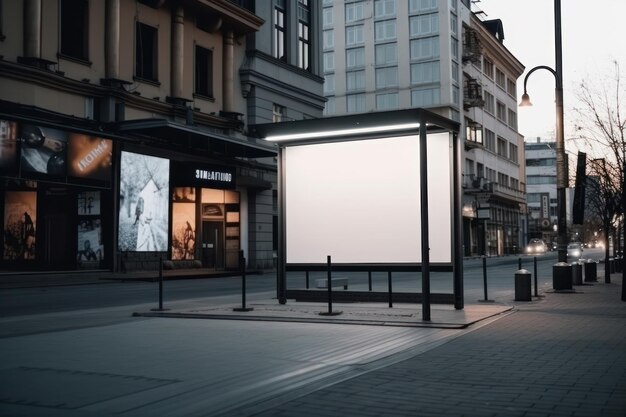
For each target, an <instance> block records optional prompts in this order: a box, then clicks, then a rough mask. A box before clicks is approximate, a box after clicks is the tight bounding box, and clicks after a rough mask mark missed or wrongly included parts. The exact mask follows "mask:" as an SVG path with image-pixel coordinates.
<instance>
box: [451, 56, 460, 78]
mask: <svg viewBox="0 0 626 417" xmlns="http://www.w3.org/2000/svg"><path fill="white" fill-rule="evenodd" d="M451 71H452V80H453V81H456V82H457V83H458V82H459V64H457V63H456V62H454V61H452V65H451Z"/></svg>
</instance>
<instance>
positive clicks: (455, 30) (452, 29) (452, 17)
mask: <svg viewBox="0 0 626 417" xmlns="http://www.w3.org/2000/svg"><path fill="white" fill-rule="evenodd" d="M458 23H459V22H458V19H457V18H456V15H455V14H454V13H450V32H452V34H454V35H456V34H458V32H459V28H458Z"/></svg>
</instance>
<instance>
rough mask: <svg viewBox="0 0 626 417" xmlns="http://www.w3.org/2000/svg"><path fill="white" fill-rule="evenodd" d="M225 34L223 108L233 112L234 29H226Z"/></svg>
mask: <svg viewBox="0 0 626 417" xmlns="http://www.w3.org/2000/svg"><path fill="white" fill-rule="evenodd" d="M223 34H224V52H223V59H222V80H223V83H222V85H223V90H222V95H223V97H222V108H223V109H224V111H227V112H232V111H234V109H233V98H234V87H235V80H234V62H233V60H234V36H233V31H232V30H225V31H224V32H223Z"/></svg>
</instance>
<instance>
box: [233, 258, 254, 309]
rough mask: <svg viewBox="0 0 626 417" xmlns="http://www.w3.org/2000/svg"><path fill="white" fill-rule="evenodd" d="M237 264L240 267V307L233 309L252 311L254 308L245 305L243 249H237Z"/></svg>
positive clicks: (244, 261)
mask: <svg viewBox="0 0 626 417" xmlns="http://www.w3.org/2000/svg"><path fill="white" fill-rule="evenodd" d="M239 265H240V269H241V307H239V308H233V311H252V310H254V308H250V307H246V258H244V256H243V251H239Z"/></svg>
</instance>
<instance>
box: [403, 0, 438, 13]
mask: <svg viewBox="0 0 626 417" xmlns="http://www.w3.org/2000/svg"><path fill="white" fill-rule="evenodd" d="M437 2H438V0H409V13H415V12H423V11H426V10H433V9H436V8H437V7H439V5H438V4H437Z"/></svg>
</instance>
